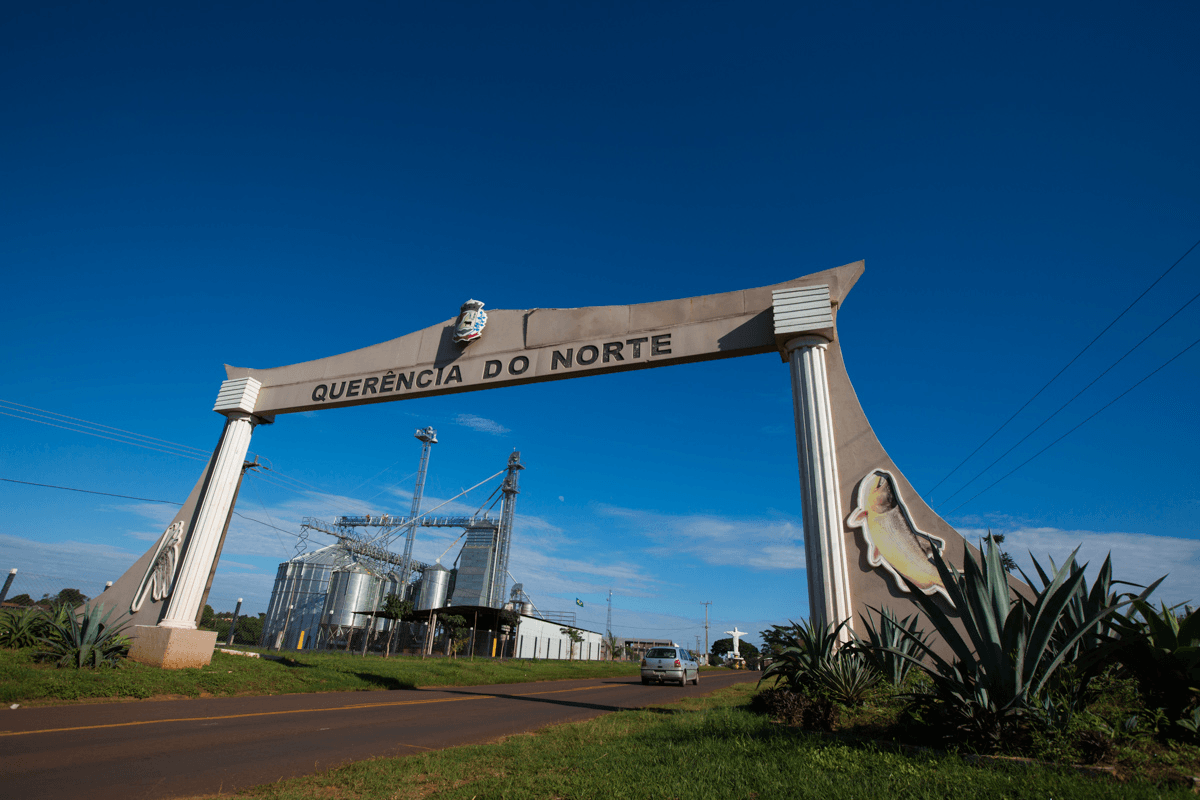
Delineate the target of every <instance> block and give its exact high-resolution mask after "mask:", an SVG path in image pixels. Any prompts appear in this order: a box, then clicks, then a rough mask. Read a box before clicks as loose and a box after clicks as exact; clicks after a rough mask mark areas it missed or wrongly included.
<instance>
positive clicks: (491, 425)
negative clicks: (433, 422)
mask: <svg viewBox="0 0 1200 800" xmlns="http://www.w3.org/2000/svg"><path fill="white" fill-rule="evenodd" d="M454 421H455V422H456V423H457V424H459V425H462V426H463V427H464V428H470V429H471V430H474V431H479V432H480V433H490V434H492V435H494V436H502V435H504V434H506V433H508V432H509V428H506V427H504V426H503V425H501V424H500V423H499V422H496V421H495V420H491V419H487V418H486V417H477V416H475V415H474V414H459V415H458V416H457V417H455V418H454Z"/></svg>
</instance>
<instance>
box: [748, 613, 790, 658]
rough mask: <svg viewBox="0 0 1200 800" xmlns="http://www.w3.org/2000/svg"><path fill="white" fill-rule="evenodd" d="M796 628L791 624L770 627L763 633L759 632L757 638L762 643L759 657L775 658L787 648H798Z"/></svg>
mask: <svg viewBox="0 0 1200 800" xmlns="http://www.w3.org/2000/svg"><path fill="white" fill-rule="evenodd" d="M797 627H798V626H797V625H796V624H795V623H794V622H793V623H792V624H790V625H772V626H771V627H770V628H768V629H767V630H765V631H759V632H758V636H759V638H760V639H762V641H763V647H762V652H761V655H763V656H771V657H775V656H777V655H779V654H780V653H781V652H783V651H784V650H785V649H786V648H788V647H797V646H799V642H798V641H797V640H796V628H797Z"/></svg>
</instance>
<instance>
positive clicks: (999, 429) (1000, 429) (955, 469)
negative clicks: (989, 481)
mask: <svg viewBox="0 0 1200 800" xmlns="http://www.w3.org/2000/svg"><path fill="white" fill-rule="evenodd" d="M1198 246H1200V239H1197V240H1196V242H1195V244H1193V245H1192V246H1191V247H1189V248H1188V249H1187V252H1185V253H1184V254H1183V255H1181V256H1180V257H1179V258H1177V259H1176V260H1175V263H1174V264H1172V265H1171V266H1169V267H1167V270H1166V272H1164V273H1163V274H1161V275H1159V276H1158V277H1157V278H1155V279H1154V282H1153V283H1151V284H1150V285H1149V286H1147V287H1146V288H1145V290H1144V291H1142V293H1141V294H1139V295H1138V296H1137V297H1135V298H1134V300H1133V302H1132V303H1130V304H1129V305H1127V306H1126V307H1125V310H1124V311H1122V312H1121V313H1120V314H1117V316H1116V317H1114V318H1113V321H1112V322H1110V323H1108V324H1107V325H1105V326H1104V330H1102V331H1100V332H1099V333H1097V334H1096V336H1095V337H1094V338H1093V339H1092V340H1091V341H1090V342H1088V343H1087V345H1086V346H1084V348H1083V349H1082V350H1080V351H1079V352H1078V353H1076V354H1075V357H1074V358H1072V359H1071V360H1070V361H1068V362H1067V363H1066V366H1064V367H1063V368H1062V369H1060V370H1059V371H1058V372H1056V373H1054V377H1053V378H1051V379H1050V380H1048V381H1046V384H1045V386H1043V387H1042V388H1040V389H1038V390H1037V391H1036V392H1034V393H1033V396H1032V397H1030V398H1029V399H1028V400H1026V401H1025V402H1024V404H1022V406H1021V407H1020V408H1018V409H1017V410H1016V411H1014V412H1013V415H1012V416H1011V417H1009V418H1008V419H1006V420H1005V421H1004V422H1003V423H1002V424H1001V425H1000V427H999V428H996V430H994V431H992V433H991V434H990V435H989V436H988V437H987V438H986V439H984V440H983V442H981V443H980V445H979V446H978V447H976V448H975V449H974V450H972V451H971V452H970V453H969V454H968V455H967V457H966V458H964V459H963V460H962V461H960V462H959V463H958V466H956V467H955V468H954V469H952V470H950V471H949V472H947V473H946V475H945V476H944V477H943V478H942V479H941V480H940V481H938V482H937V483H935V484H934V485H933V488H932V489H930V490H929V491H928V492H926V493H925V497H926V499H929V497H930V495H932V494H933V493H934V492H935V491H937V488H938V487H939V486H941V485H942V484H943V483H945V482H946V481H947V479H949V477H950V476H951V475H953V474H954V473H956V472H958V470H959V469H961V468H962V466H963V465H964V464H966V463H967V462H968V461H970V460H971V459H972V458H973V457H974V456H975V454H976V453H978V452H979V451H980V450H982V449H983V447H984V445H986V444H987V443H988V442H990V441H991V440H992V439H994V438H995V437H996V434H998V433H1000V431H1002V430H1004V429H1005V428H1006V427H1008V423H1010V422H1012V421H1013V420H1014V419H1016V418H1017V415H1018V414H1020V413H1021V412H1022V411H1024V410H1025V409H1026V408H1027V407H1028V406H1029V404H1030V403H1032V402H1033V401H1034V400H1036V399H1037V398H1038V396H1039V395H1041V393H1042V392H1044V391H1046V389H1048V388H1050V384H1052V383H1054V382H1055V381H1056V380H1058V377H1059V376H1060V375H1062V374H1063V373H1064V372H1066V371H1067V369H1068V368H1070V366H1071V365H1072V364H1074V363H1075V362H1076V361H1078V360H1079V357H1080V356H1082V355H1083V354H1084V353H1086V352H1087V351H1088V350H1090V349H1091V347H1092V345H1094V344H1095V343H1096V342H1097V341H1099V340H1100V337H1101V336H1103V335H1104V334H1106V333H1108V330H1109V328H1111V327H1112V326H1113V325H1116V324H1117V322H1118V321H1119V320H1120V319H1121V318H1122V317H1124V316H1125V315H1126V314H1127V313H1129V310H1130V309H1131V308H1133V307H1134V306H1135V305H1137V304H1138V302H1139V301H1140V300H1141V299H1142V298H1143V297H1145V296H1146V295H1147V293H1149V291H1150V290H1151V289H1153V288H1154V287H1155V286H1157V285H1158V283H1159V281H1161V280H1162V279H1163V278H1165V277H1167V275H1168V274H1169V273H1170V272H1171V270H1173V269H1175V267H1177V266H1179V264H1180V262H1182V261H1183V260H1184V259H1185V258H1187V257H1188V256H1189V255H1190V254H1191V252H1192V251H1193V250H1195V249H1196V248H1197V247H1198ZM960 491H961V490H960ZM951 496H953V495H951ZM947 499H948V498H947ZM972 499H973V498H972ZM942 502H945V501H942ZM968 502H969V501H968ZM960 508H961V506H960Z"/></svg>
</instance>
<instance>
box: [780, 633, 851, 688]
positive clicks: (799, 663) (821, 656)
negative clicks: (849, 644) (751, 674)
mask: <svg viewBox="0 0 1200 800" xmlns="http://www.w3.org/2000/svg"><path fill="white" fill-rule="evenodd" d="M845 626H846V623H845V622H843V623H841V624H840V625H838V626H836V627H833V626H830V625H824V626H821V625H814V624H813V623H812V621H811V620H805V621H804V622H801V623H799V624H797V623H795V622H793V623H792V628H791V636H790V637H789V638H790V639H791V641H792V645H791V646H788V647H784V648H782V649H778V650H777V651H776V652H775V656H774V658H775V660H774V661H773V662H771V666H769V667H767V668H766V670H764V671H763V675H762V678H760V679H759V683H762V681H765V680H766V679H767V678H777V679H779V680H782V681H783V682H784V683H786V684H788V685H789V686H790V687H792V688H793V689H797V690H799V691H802V692H805V693H807V694H812V693H813V692H816V691H819V690H820V689H821V684H820V682H819V680H818V679H817V675H818V674H820V673H821V672H823V671H825V670H827V669H828V667H829V665H830V664H831V663H832V662H833V660H834V658H835V657H836V654H837V649H838V644H839V639H838V635H839V634H840V633H841V631H842V628H844V627H845Z"/></svg>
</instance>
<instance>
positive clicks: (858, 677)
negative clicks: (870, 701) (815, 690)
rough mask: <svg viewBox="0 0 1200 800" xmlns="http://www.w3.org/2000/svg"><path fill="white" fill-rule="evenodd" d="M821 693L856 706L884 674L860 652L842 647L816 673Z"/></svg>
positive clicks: (844, 703) (815, 678)
mask: <svg viewBox="0 0 1200 800" xmlns="http://www.w3.org/2000/svg"><path fill="white" fill-rule="evenodd" d="M813 679H814V680H815V681H816V683H817V685H818V686H819V687H820V690H821V691H820V693H821V694H823V695H824V696H826V697H828V698H829V699H831V700H836V701H837V702H839V703H841V704H843V705H847V706H856V705H858V704H859V703H861V702H862V701H863V700H864V699H865V698H866V696H867V693H868V692H870V691H871V690H872V689H874V688H875V685H876V684H878V683H879V682H880V681H881V680H883V673H881V672H880V671H879V670H878V669H877V668H876V667H875V665H874V664H873V663H871V661H870V659H868V658H867V657H866V655H865V654H864V653H863V652H862V651H861V650H857V649H854V648H851V647H843V648H842V649H841V650H839V651H838V653H837V655H836V656H835V657H834V658H833V659H832V660H831V661H829V662H827V663H825V664H824V665H822V666H821V667H820V668H819V669H817V670H816V671H815V672H814V673H813Z"/></svg>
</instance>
